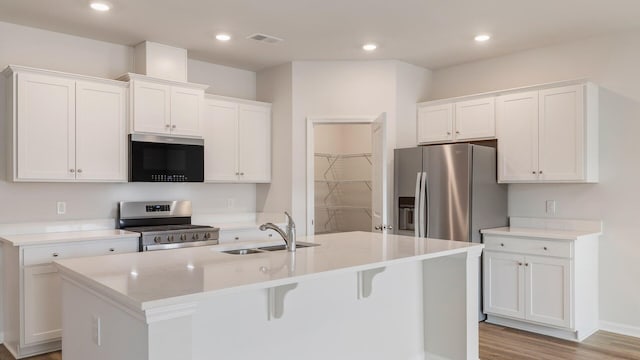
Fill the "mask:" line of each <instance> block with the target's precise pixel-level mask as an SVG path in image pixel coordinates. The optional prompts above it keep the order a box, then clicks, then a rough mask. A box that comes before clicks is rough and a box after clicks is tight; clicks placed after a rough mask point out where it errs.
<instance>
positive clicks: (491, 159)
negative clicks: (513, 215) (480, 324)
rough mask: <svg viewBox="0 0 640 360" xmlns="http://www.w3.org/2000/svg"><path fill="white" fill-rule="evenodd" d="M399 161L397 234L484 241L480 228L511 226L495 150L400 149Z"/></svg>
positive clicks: (449, 146)
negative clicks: (499, 177) (498, 177)
mask: <svg viewBox="0 0 640 360" xmlns="http://www.w3.org/2000/svg"><path fill="white" fill-rule="evenodd" d="M394 162H395V181H394V187H395V191H394V229H396V230H395V233H396V234H399V235H409V236H419V237H429V238H436V239H445V240H457V241H470V242H478V243H479V242H481V241H482V240H481V239H482V238H481V234H480V230H481V229H486V228H492V227H499V226H506V225H507V221H508V220H507V186H506V185H503V184H498V182H497V171H496V150H495V149H494V148H493V147H487V146H480V145H472V144H466V143H465V144H446V145H429V146H419V147H415V148H407V149H396V150H395V158H394ZM479 298H480V299H482V296H480V297H479ZM481 310H482V306H481V304H480V311H479V318H480V319H483V318H484V315H483V314H482V311H481Z"/></svg>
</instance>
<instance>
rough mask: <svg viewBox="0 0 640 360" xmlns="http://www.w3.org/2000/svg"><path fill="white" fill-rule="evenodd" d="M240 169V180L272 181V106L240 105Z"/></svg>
mask: <svg viewBox="0 0 640 360" xmlns="http://www.w3.org/2000/svg"><path fill="white" fill-rule="evenodd" d="M238 120H239V126H238V149H239V150H238V170H239V171H240V182H247V183H268V182H270V181H271V108H270V107H263V106H254V105H243V104H241V105H240V106H239V117H238Z"/></svg>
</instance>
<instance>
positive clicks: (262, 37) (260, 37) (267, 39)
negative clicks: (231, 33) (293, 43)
mask: <svg viewBox="0 0 640 360" xmlns="http://www.w3.org/2000/svg"><path fill="white" fill-rule="evenodd" d="M247 39H249V40H255V41H260V42H263V43H267V44H277V43H279V42H282V41H284V40H283V39H280V38H279V37H275V36H271V35H266V34H260V33H256V34H253V35H249V36H247Z"/></svg>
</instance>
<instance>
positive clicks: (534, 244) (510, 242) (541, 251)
mask: <svg viewBox="0 0 640 360" xmlns="http://www.w3.org/2000/svg"><path fill="white" fill-rule="evenodd" d="M572 245H573V243H572V242H569V241H562V240H544V239H528V238H518V237H502V236H487V235H485V236H484V246H485V249H486V250H493V251H502V252H511V253H521V254H528V255H541V256H545V255H546V256H555V257H563V258H572V257H573V251H572Z"/></svg>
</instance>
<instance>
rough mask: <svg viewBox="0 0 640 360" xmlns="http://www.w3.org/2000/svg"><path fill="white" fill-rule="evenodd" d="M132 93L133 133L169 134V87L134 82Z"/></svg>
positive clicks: (138, 81)
mask: <svg viewBox="0 0 640 360" xmlns="http://www.w3.org/2000/svg"><path fill="white" fill-rule="evenodd" d="M132 91H133V96H132V99H133V100H132V102H133V119H132V121H133V131H134V132H144V133H154V134H169V133H170V132H171V129H170V127H171V122H170V115H171V114H170V104H171V103H170V101H171V87H170V86H167V85H161V84H154V83H151V82H146V81H140V80H134V81H132Z"/></svg>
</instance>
